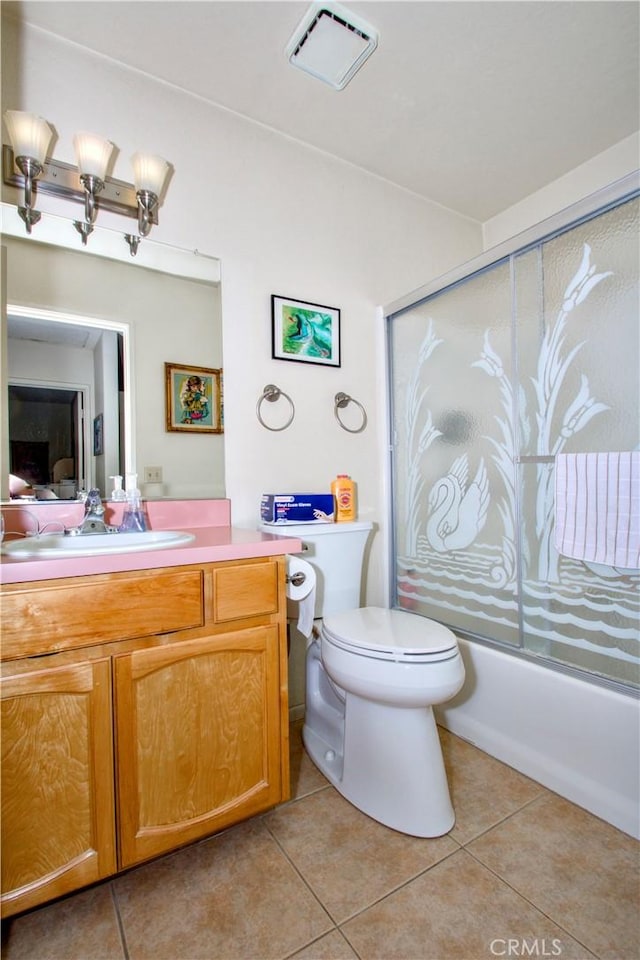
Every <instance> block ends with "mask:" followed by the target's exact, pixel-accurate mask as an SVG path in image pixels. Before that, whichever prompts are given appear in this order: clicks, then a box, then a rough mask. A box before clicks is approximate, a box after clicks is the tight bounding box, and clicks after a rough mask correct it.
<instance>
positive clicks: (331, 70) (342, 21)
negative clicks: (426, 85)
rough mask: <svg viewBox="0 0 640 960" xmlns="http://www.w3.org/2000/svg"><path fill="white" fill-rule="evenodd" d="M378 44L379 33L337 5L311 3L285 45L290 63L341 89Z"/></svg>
mask: <svg viewBox="0 0 640 960" xmlns="http://www.w3.org/2000/svg"><path fill="white" fill-rule="evenodd" d="M377 45H378V32H377V30H374V29H373V27H371V26H370V25H369V24H368V23H365V22H364V20H361V19H360V18H359V17H355V16H354V15H353V14H352V13H350V11H349V10H345V9H344V7H341V6H339V5H338V4H337V3H314V4H313V6H312V7H310V9H309V10H308V11H307V13H306V15H305V17H304V18H303V20H302V21H301V22H300V24H299V25H298V28H297V30H296V31H295V33H294V34H293V36H292V37H291V39H290V40H289V43H288V44H287V48H286V52H287V56H288V57H289V63H292V64H293V66H294V67H299V68H300V70H304V71H305V72H306V73H310V74H311V76H312V77H317V78H318V80H323V81H324V82H325V83H328V84H329V85H330V86H332V87H334V89H336V90H342V89H343V88H344V87H346V85H347V84H348V83H349V80H351V78H352V77H353V75H354V74H355V73H357V71H358V70H359V69H360V67H361V66H362V64H363V63H364V62H365V60H366V59H367V58H368V57H370V56H371V54H372V53H373V51H374V50H375V48H376V47H377Z"/></svg>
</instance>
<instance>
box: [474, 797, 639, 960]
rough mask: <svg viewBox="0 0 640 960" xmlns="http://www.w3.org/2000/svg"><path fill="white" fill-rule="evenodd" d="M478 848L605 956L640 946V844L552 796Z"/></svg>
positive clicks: (611, 958)
mask: <svg viewBox="0 0 640 960" xmlns="http://www.w3.org/2000/svg"><path fill="white" fill-rule="evenodd" d="M467 849H468V850H469V852H470V853H472V854H473V855H474V856H475V857H477V858H478V859H479V860H481V861H482V862H483V863H484V864H486V865H487V866H488V867H489V868H490V869H491V870H493V871H494V872H495V873H496V874H498V876H500V877H502V878H503V879H504V880H505V881H506V882H507V883H509V884H510V885H511V886H512V887H514V888H515V889H516V890H518V892H519V893H521V894H522V895H523V896H524V897H526V898H527V899H528V900H530V901H531V902H532V903H534V904H535V905H536V906H537V907H538V908H539V909H540V910H542V911H544V912H545V913H546V914H547V915H548V916H549V917H551V918H552V919H553V920H555V922H556V923H559V924H561V925H562V926H563V927H564V928H565V930H567V931H568V932H569V933H570V934H572V935H573V936H574V937H576V938H578V939H579V940H581V941H582V942H583V943H584V944H585V945H586V946H587V947H588V948H589V949H590V950H592V951H593V952H594V953H596V954H597V955H598V957H601V958H603V960H605V958H606V960H627V958H628V960H635V958H636V957H637V956H638V955H639V949H640V911H639V904H640V844H639V843H638V842H637V841H636V840H634V839H633V838H632V837H629V836H627V834H625V833H622V832H621V831H620V830H616V828H615V827H612V826H611V825H610V824H608V823H605V822H604V821H603V820H599V819H598V818H597V817H594V816H592V815H591V814H590V813H587V812H586V811H585V810H582V809H581V808H580V807H577V806H575V804H572V803H569V801H568V800H563V799H562V798H561V797H558V796H556V795H555V794H548V795H547V796H545V797H542V798H541V799H539V800H536V801H535V802H534V803H532V804H531V805H530V806H528V807H526V808H525V809H524V810H521V811H520V812H519V813H517V814H515V815H514V816H513V817H511V818H510V819H509V820H507V821H505V822H504V823H501V824H499V825H498V826H497V827H495V828H494V829H493V830H490V831H489V832H488V833H486V834H484V836H482V837H479V838H478V839H477V840H474V841H473V843H471V844H469V846H468V848H467Z"/></svg>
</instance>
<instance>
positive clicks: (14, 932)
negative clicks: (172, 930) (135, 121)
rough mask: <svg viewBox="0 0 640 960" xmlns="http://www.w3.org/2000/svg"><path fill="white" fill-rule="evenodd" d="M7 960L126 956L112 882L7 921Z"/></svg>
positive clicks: (84, 959)
mask: <svg viewBox="0 0 640 960" xmlns="http://www.w3.org/2000/svg"><path fill="white" fill-rule="evenodd" d="M2 926H3V934H2V957H3V960H45V958H46V960H80V958H82V960H124V958H125V953H124V950H123V948H122V941H121V939H120V931H119V927H118V918H117V915H116V910H115V906H114V903H113V896H112V893H111V885H110V884H109V883H104V884H100V886H97V887H93V888H92V889H90V890H84V891H83V892H82V893H76V894H74V895H73V896H70V897H66V898H65V899H64V900H58V901H57V902H56V903H51V904H49V905H48V906H45V907H38V908H37V909H36V910H32V911H30V912H29V913H24V914H22V916H19V917H14V918H13V919H11V920H5V921H3V925H2Z"/></svg>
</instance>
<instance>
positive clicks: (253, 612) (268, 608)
mask: <svg viewBox="0 0 640 960" xmlns="http://www.w3.org/2000/svg"><path fill="white" fill-rule="evenodd" d="M277 611H278V565H277V563H276V562H274V561H272V560H270V561H267V562H265V563H248V564H234V565H233V566H232V565H229V566H224V565H220V566H219V567H215V568H214V571H213V617H214V620H215V622H216V623H225V622H227V621H228V620H241V619H244V618H246V617H259V616H270V615H271V614H274V613H277Z"/></svg>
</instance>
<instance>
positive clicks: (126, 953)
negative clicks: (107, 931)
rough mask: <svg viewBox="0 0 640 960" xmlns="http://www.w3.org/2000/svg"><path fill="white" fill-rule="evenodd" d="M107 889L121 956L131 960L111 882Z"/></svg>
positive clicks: (113, 886) (125, 959)
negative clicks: (115, 922) (114, 914)
mask: <svg viewBox="0 0 640 960" xmlns="http://www.w3.org/2000/svg"><path fill="white" fill-rule="evenodd" d="M109 888H110V890H111V900H112V902H113V909H114V910H115V912H116V920H117V923H118V930H119V932H120V942H121V944H122V954H123V957H124V960H131V958H130V956H129V949H128V947H127V935H126V933H125V931H124V923H123V920H122V917H121V916H120V905H119V903H118V897H117V895H116V888H115V885H114V884H113V883H112V882H110V883H109Z"/></svg>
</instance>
